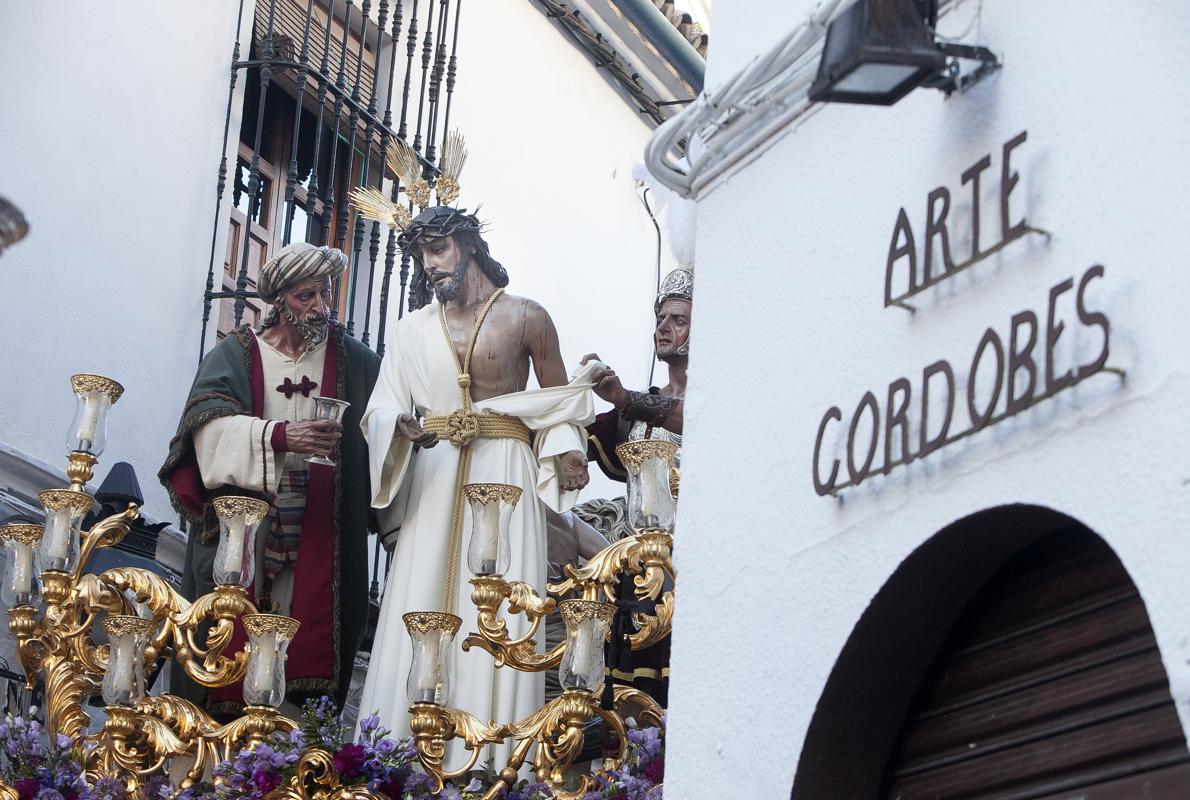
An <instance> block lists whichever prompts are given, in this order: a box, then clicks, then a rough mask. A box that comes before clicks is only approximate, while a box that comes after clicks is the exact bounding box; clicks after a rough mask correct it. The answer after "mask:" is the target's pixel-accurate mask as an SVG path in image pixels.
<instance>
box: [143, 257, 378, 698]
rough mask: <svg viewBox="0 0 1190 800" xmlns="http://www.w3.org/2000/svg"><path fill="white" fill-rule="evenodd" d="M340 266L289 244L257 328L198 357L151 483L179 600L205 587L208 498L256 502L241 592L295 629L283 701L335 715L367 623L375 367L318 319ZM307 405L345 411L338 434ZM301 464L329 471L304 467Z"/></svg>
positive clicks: (211, 548)
mask: <svg viewBox="0 0 1190 800" xmlns="http://www.w3.org/2000/svg"><path fill="white" fill-rule="evenodd" d="M346 264H347V256H346V255H344V254H343V253H342V252H341V251H339V250H336V249H334V248H332V247H315V246H314V245H310V244H305V243H299V244H292V245H289V246H288V247H285V248H283V249H282V250H280V251H279V252H278V253H277V254H276V256H274V257H273V258H272V259H271V260H270V261H269V262H268V263H266V264H265V265H264V266H263V267H262V268H261V270H260V282H259V286H258V289H259V292H260V296H261V298H262V299H263V300H264V301H265V302H267V303H270V304H271V305H272V308H271V309H270V311H269V313H268V315H267V316H266V317H265V320H264V322H263V324H262V325H261V327H260V329H259V331H253V330H252V329H251V328H250V327H249V326H246V325H245V326H243V327H241V328H239V329H238V330H236V331H235V332H234V333H232V334H229V335H228V336H227V337H226V338H224V339H223V341H221V342H220V343H219V344H218V345H217V346H216V347H215V348H214V349H213V350H211V352H210V353H208V354H207V356H206V358H204V359H203V360H202V363H201V364H200V365H199V367H198V375H197V376H196V377H195V379H194V385H193V386H192V387H191V389H190V396H189V398H188V399H187V401H186V406H185V408H184V410H183V412H182V421H181V423H179V425H178V432H177V435H176V436H175V437H174V438H173V440H172V441H171V442H170V448H169V457H168V458H167V459H166V462H165V465H164V466H163V467H162V468H161V471H160V473H159V477H160V479H161V482H162V483H163V484H164V485H165V487H166V489H167V490H168V491H169V493H170V497H171V499H172V501H173V504H174V507H175V508H176V509H177V511H178V513H179V514H181V515H182V517H183V518H184V519H186V520H187V522H188V523H189V525H190V539H189V543H188V544H187V548H186V564H185V568H184V572H183V575H182V591H183V593H184V594H185V595H186V597H188V598H190V599H194V598H195V597H197V596H199V595H202V594H205V593H207V592H209V591H211V589H212V588H213V581H212V574H211V572H212V565H213V562H214V558H215V549H216V546H217V545H218V532H219V526H218V522H217V520H216V518H215V515H214V512H213V510H212V508H211V500H212V499H213V498H214V497H216V496H218V495H227V494H232V495H250V496H254V497H258V498H261V499H263V500H266V501H268V503H269V504H270V506H271V508H270V511H269V515H268V517H267V518H266V521H265V523H264V524H262V526H261V528H260V531H259V534H258V536H257V560H256V563H257V575H256V581H255V584H254V586H253V589H254V598H255V602H256V604H257V606H258V607H259V608H260V610H261V611H270V610H275V611H277V612H279V613H282V614H287V615H289V616H293V617H295V618H297V619H298V620H299V621H300V623H301V628H300V629H299V630H298V633H297V636H296V637H295V638H294V640H293V643H292V644H291V645H290V647H289V660H288V662H287V665H286V678H287V686H286V688H287V696H288V698H289V699H290V700H295V699H300V698H301V697H302V696H303V695H305V696H309V695H320V694H331V695H333V696H334V698H335V700H336V701H337V702H338V704H339V705H340V706H342V704H343V700H344V698H345V697H346V695H347V688H348V685H349V683H350V680H351V671H352V663H353V660H354V658H355V651H356V650H357V649H358V648H359V645H360V641H361V639H362V637H363V633H364V625H365V623H366V621H367V616H368V596H367V586H368V581H367V578H368V564H367V527H368V519H369V501H370V499H371V495H372V492H371V489H370V487H369V484H368V456H367V447H366V444H365V443H364V439H363V436H362V435H360V431H359V420H360V416H361V415H362V413H363V409H364V406H365V404H366V403H367V400H368V396H369V395H370V394H371V391H372V387H373V386H374V385H375V383H376V375H377V372H378V371H379V368H380V359H379V357H378V356H377V355H376V354H375V353H373V352H372V351H371V350H369V349H368V348H367V347H365V346H364V345H362V344H360V343H359V342H357V341H356V340H355V339H353V338H351V337H350V336H348V335H347V334H346V332H345V331H344V329H343V328H342V326H340V325H338V324H337V323H334V322H331V321H329V319H328V312H329V304H330V298H331V285H332V281H333V279H334V278H336V277H338V276H339V275H340V274H342V272H343V269H344V267H345V266H346ZM318 396H322V397H333V398H337V399H340V400H346V401H348V402H350V403H351V406H350V407H349V408H348V409H347V411H346V413H345V415H344V419H343V423H342V425H340V423H337V422H330V421H325V420H324V421H318V422H314V421H312V418H313V416H314V413H313V412H314V398H315V397H318ZM340 437H341V438H340ZM336 445H337V447H336ZM336 453H337V456H336ZM311 454H314V455H322V456H325V457H331V458H335V459H336V464H337V465H336V466H335V467H329V466H323V465H320V464H310V463H308V462H307V461H306V459H305V457H306V456H307V455H311ZM237 639H238V637H237ZM238 646H239V641H238V640H233V643H232V647H238ZM229 652H231V650H230V649H229ZM240 692H241V690H240V688H239V685H238V684H237V685H236V686H234V687H223V688H220V689H215V690H212V691H211V695H210V698H209V705H210V706H211V707H212V708H213V709H215V710H217V711H219V710H230V709H231V707H232V706H233V705H234V704H237V703H239V702H241V696H240ZM183 693H184V694H186V695H187V696H190V697H191V699H194V700H196V701H201V700H202V699H203V695H204V694H205V690H202V689H201V688H200V687H198V686H197V685H196V684H190V685H189V686H187V687H184V690H183Z"/></svg>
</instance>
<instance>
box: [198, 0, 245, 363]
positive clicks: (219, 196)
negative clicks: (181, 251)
mask: <svg viewBox="0 0 1190 800" xmlns="http://www.w3.org/2000/svg"><path fill="white" fill-rule="evenodd" d="M243 21H244V0H240V5H239V10H238V11H237V15H236V40H235V44H233V45H232V48H231V86H230V87H229V88H228V90H227V110H226V111H225V112H224V114H223V153H222V155H221V156H220V157H219V178H218V180H217V181H216V182H215V222H214V224H213V225H212V226H211V258H210V262H209V265H208V267H207V285H206V291H205V292H204V293H203V301H202V330H201V332H200V333H199V335H198V360H199V361H200V362H201V361H202V357H203V355H205V354H206V347H207V322H209V321H210V319H211V299H212V298H211V292H212V291H214V289H215V246H216V244H217V242H218V240H219V223H220V212H222V210H223V191H224V190H225V189H226V188H227V137H228V136H229V135H230V134H231V104H232V101H233V100H234V99H235V96H236V80H237V79H238V78H239V75H240V70H239V68H238V67H237V66H236V64H237V63H238V62H239V60H240V32H241V30H242V26H243Z"/></svg>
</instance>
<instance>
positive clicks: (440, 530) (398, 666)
mask: <svg viewBox="0 0 1190 800" xmlns="http://www.w3.org/2000/svg"><path fill="white" fill-rule="evenodd" d="M482 341H483V332H482V330H481V332H480V342H482ZM452 351H453V345H451V344H450V343H449V342H448V340H447V338H446V335H445V334H444V333H443V331H442V327H441V324H440V322H439V320H438V309H437V307H436V306H435V305H430V306H427V307H425V308H422V309H420V310H418V311H416V312H413V313H412V314H409V315H408V316H406V317H405V318H404V319H402V320H401V321H400V322H398V323H397V324H396V325H395V326H393V327H392V328H391V329H390V334H389V341H388V342H387V344H386V350H385V356H384V362H383V363H382V364H381V366H380V377H379V379H378V380H377V382H376V388H375V389H374V390H373V392H372V397H371V399H370V400H369V402H368V408H367V411H366V412H365V413H364V416H363V420H362V421H361V423H360V427H361V428H362V429H363V432H364V436H365V438H366V439H367V440H368V458H369V461H370V471H371V480H372V491H373V496H372V505H373V506H374V507H376V508H384V507H386V506H388V505H389V504H390V503H391V502H392V501H393V499H394V497H395V496H396V494H397V492H398V490H399V489H402V484H403V483H404V482H408V484H409V485H408V492H409V501H408V506H407V508H406V512H405V516H404V520H403V523H402V525H401V529H400V533H399V534H398V537H397V545H396V550H395V552H394V554H393V559H392V564H391V566H390V568H389V572H388V578H387V580H386V582H385V589H384V599H383V602H382V604H381V607H380V619H379V622H378V624H377V629H376V638H375V640H374V642H373V644H372V657H371V664H370V666H369V669H368V675H367V678H366V680H365V681H364V692H363V698H362V700H361V703H360V715H361V716H365V715H368V714H373V713H378V714H379V715H380V719H381V723H382V724H383V725H384V726H385V727H386V728H389V729H391V730H392V731H393V732H394V733H395V734H396V735H398V736H406V735H408V734H409V705H410V702H409V698H408V696H407V695H406V692H405V683H406V679H407V676H408V673H409V666H410V662H411V660H412V653H411V645H410V642H409V636H408V634H407V632H406V630H405V625H404V622H402V620H401V616H402V615H403V614H405V613H406V612H409V611H438V610H440V609H441V605H442V585H443V582H444V577H445V572H446V568H447V538H448V536H449V534H450V522H451V511H452V508H453V504H454V492H455V471H456V468H457V466H458V460H459V449H458V448H457V447H455V446H453V445H451V444H450V442H448V441H440V442H439V443H438V444H437V445H436V446H434V447H432V448H429V449H425V450H420V451H418V452H417V454H416V457H415V458H411V455H413V453H412V444H411V443H410V442H409V441H408V440H407V439H405V438H404V437H402V436H400V435H399V434H397V433H396V424H397V417H398V416H399V415H400V414H414V413H416V414H421V415H423V416H445V415H448V414H450V413H451V412H453V411H455V410H457V409H458V408H459V407H460V406H461V404H462V399H461V397H462V396H461V393H460V390H459V385H458V373H457V366H456V362H455V358H454V355H453V352H452ZM477 351H480V352H482V347H477ZM590 372H591V368H590V367H589V368H587V369H584V370H582V371H581V372H580V374H579V375H577V376H576V377H575V379H574V380H573V381H572V382H571V383H570V384H569V385H567V386H559V387H554V388H550V389H537V390H530V391H523V392H516V393H513V394H507V395H501V396H500V397H493V398H491V399H488V400H482V401H478V402H475V403H474V409H475V411H476V412H477V413H484V412H487V413H497V414H506V415H510V416H516V417H519V418H520V419H521V420H522V421H523V422H524V423H525V425H527V426H528V427H529V428H530V429H531V430H532V431H534V432H535V435H534V446H533V448H532V449H530V447H529V446H527V445H525V444H524V443H523V442H520V441H518V440H515V439H477V440H475V441H474V442H472V444H471V469H470V474H469V475H468V478H467V480H468V482H470V483H477V482H491V483H509V484H513V485H516V486H520V487H521V488H522V489H523V490H524V494H523V495H522V497H521V500H520V502H519V503H518V504H517V507H516V509H515V511H514V512H513V516H512V522H511V539H512V563H511V566H510V567H509V569H508V571H507V572H506V574H505V576H504V577H505V578H506V579H507V580H510V581H513V580H522V581H526V582H527V583H530V584H532V585H533V586H535V587H537V589H538V590H539V591H544V589H545V586H544V584H545V563H546V548H545V514H544V511H543V507H542V505H541V502H539V501H538V498H540V500H541V501H544V502H546V503H548V504H549V505H550V507H551V508H554V509H555V510H558V511H564V510H566V509H568V508H570V507H571V506H573V505H574V503H575V501H576V500H577V497H578V492H563V491H562V490H561V488H560V485H559V481H558V479H559V475H558V471H557V466H556V463H555V461H556V459H555V457H556V456H558V455H560V454H562V453H566V452H568V451H570V450H580V451H582V450H584V448H585V441H586V438H585V431H584V429H583V426H585V425H586V424H587V423H589V422H590V421H591V420H592V419H594V415H595V411H594V403H593V397H592V393H591V386H592V384H591V383H590V382H589V380H588V378H589V376H590ZM534 489H536V491H534ZM469 517H470V514H469V512H468V514H467V518H465V519H464V523H463V543H462V544H463V547H462V557H461V558H460V559H459V565H458V582H457V586H458V596H457V600H456V606H455V608H456V613H458V615H459V616H460V617H462V618H463V625H462V628H461V630H460V631H459V635H458V637H457V639H456V643H457V644H461V643H462V641H463V639H464V638H465V637H466V635H467V634H468V633H469V632H470V631H474V630H476V629H477V626H476V614H475V606H474V605H473V604H472V603H471V584H470V583H469V581H470V579H471V574H470V572H469V571H468V569H467V559H466V550H467V542H468V537H469V535H470V519H469ZM505 618H506V620H507V622H508V628H509V634H510V635H511V636H519V635H521V634H522V633H523V632H524V631H525V630H526V629H527V625H526V624H525V618H524V616H523V615H505ZM537 639H538V646H539V649H541V647H542V646H543V645H544V639H545V633H544V629H543V630H542V631H541V633H540V635H539V636H538V637H537ZM454 663H455V668H454V680H453V688H452V690H451V696H450V698H449V699H448V702H449V704H450V705H453V706H455V707H458V708H462V709H463V710H465V711H469V712H470V713H472V714H474V715H476V716H477V717H479V718H481V719H483V720H485V721H488V720H494V721H497V722H511V721H513V720H518V719H524V718H525V717H527V716H529V715H530V714H532V713H533V712H534V711H536V710H537V709H538V708H539V707H540V706H541V703H542V700H543V691H544V683H543V675H542V673H524V672H518V671H517V670H514V669H512V668H511V667H503V668H501V669H496V668H495V667H494V666H493V661H492V657H491V656H490V655H488V654H487V653H486V652H484V651H482V650H480V649H478V648H473V649H472V650H471V651H470V652H468V653H464V652H462V650H461V648H459V647H458V646H456V648H455V662H454ZM456 744H457V743H456ZM462 756H463V752H462V750H461V749H460V748H459V747H457V746H452V748H451V750H450V751H449V761H448V766H451V767H453V766H457V765H458V764H459V760H460V759H461V758H462ZM489 756H491V757H494V758H495V760H496V766H497V768H499V767H500V766H502V765H503V764H504V763H506V759H507V756H508V749H507V745H506V746H504V747H501V748H497V750H496V752H495V753H491V752H489V753H487V754H485V755H484V756H483V757H482V758H481V760H480V763H481V764H482V763H483V761H484V759H486V758H488V757H489Z"/></svg>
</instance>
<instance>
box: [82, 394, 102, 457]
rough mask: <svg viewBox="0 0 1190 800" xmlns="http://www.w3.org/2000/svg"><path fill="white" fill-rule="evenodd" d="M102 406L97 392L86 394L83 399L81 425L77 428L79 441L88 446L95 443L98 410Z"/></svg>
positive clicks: (100, 396)
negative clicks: (84, 442)
mask: <svg viewBox="0 0 1190 800" xmlns="http://www.w3.org/2000/svg"><path fill="white" fill-rule="evenodd" d="M102 405H103V395H102V394H101V393H99V392H87V394H86V396H84V397H83V424H82V426H81V427H80V428H79V437H78V438H79V439H81V440H84V441H86V442H87V443H88V444H90V443H91V442H94V441H95V431H96V430H97V429H98V428H99V409H100V406H102Z"/></svg>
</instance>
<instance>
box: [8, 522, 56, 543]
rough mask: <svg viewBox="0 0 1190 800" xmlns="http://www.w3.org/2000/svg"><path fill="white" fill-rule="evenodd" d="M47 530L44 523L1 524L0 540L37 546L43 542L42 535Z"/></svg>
mask: <svg viewBox="0 0 1190 800" xmlns="http://www.w3.org/2000/svg"><path fill="white" fill-rule="evenodd" d="M44 530H45V526H43V525H28V524H25V523H18V524H15V525H0V541H4V542H19V543H20V544H28V545H33V546H34V547H36V546H37V545H38V544H39V543H40V542H41V535H42V533H43V532H44Z"/></svg>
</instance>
